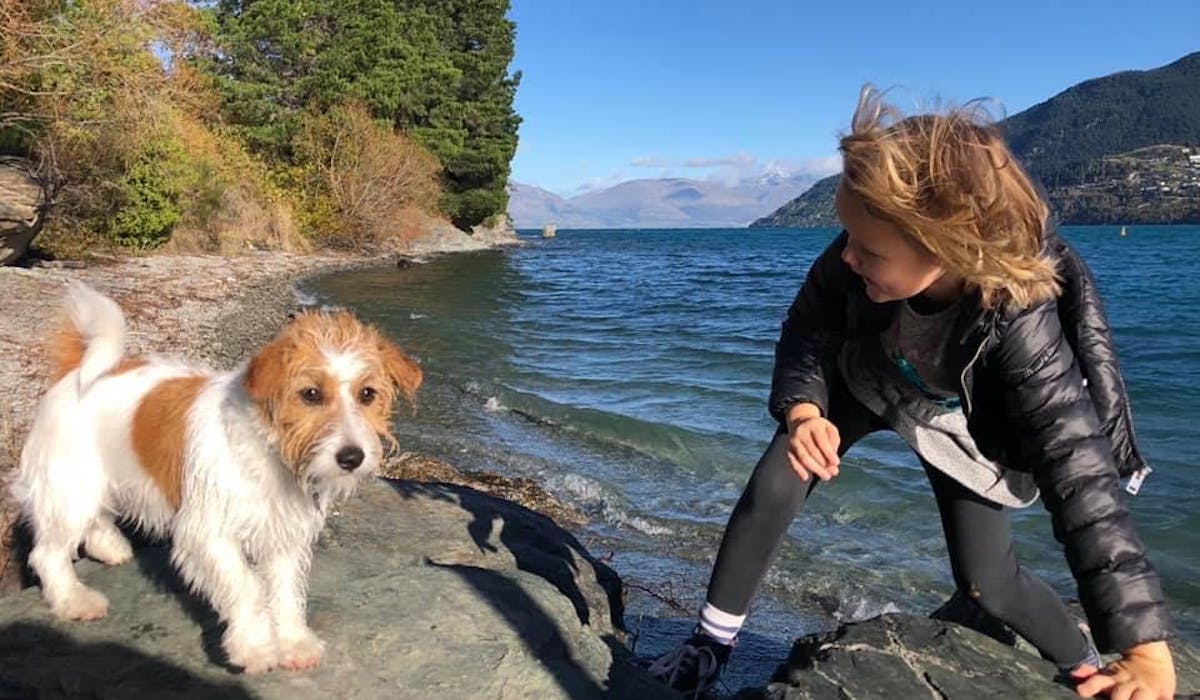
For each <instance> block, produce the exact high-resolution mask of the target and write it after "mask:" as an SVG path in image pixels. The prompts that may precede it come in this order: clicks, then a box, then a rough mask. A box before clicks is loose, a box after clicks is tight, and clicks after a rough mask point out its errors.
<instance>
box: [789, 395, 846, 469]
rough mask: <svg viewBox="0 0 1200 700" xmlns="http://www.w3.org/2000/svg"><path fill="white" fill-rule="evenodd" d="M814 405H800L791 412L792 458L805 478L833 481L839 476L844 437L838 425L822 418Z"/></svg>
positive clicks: (794, 464)
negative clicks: (841, 445)
mask: <svg viewBox="0 0 1200 700" xmlns="http://www.w3.org/2000/svg"><path fill="white" fill-rule="evenodd" d="M810 407H811V409H816V407H815V406H813V405H812V404H798V405H797V406H794V407H793V409H792V410H790V411H788V416H787V426H788V461H789V462H791V464H792V469H793V470H795V472H796V475H797V476H799V477H800V480H801V481H808V477H809V476H810V475H811V476H816V477H817V478H818V479H820V480H821V481H829V480H830V479H832V478H833V477H835V476H837V475H838V465H839V464H840V462H841V460H839V459H838V454H837V451H838V445H840V444H841V442H842V437H841V435H840V434H839V433H838V429H837V426H835V425H834V424H833V423H830V422H829V421H828V420H826V419H825V418H823V417H821V415H820V412H819V411H815V413H816V415H813V413H814V411H813V410H810Z"/></svg>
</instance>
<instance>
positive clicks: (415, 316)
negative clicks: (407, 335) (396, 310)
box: [408, 312, 429, 321]
mask: <svg viewBox="0 0 1200 700" xmlns="http://www.w3.org/2000/svg"><path fill="white" fill-rule="evenodd" d="M428 315H429V314H419V313H416V312H412V313H410V314H409V315H408V320H410V321H415V320H417V319H418V318H425V317H426V316H428Z"/></svg>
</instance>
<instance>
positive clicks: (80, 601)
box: [50, 584, 108, 621]
mask: <svg viewBox="0 0 1200 700" xmlns="http://www.w3.org/2000/svg"><path fill="white" fill-rule="evenodd" d="M50 609H51V610H52V611H53V612H54V614H55V615H57V616H58V617H59V618H60V619H63V620H81V621H87V620H99V619H100V618H102V617H104V616H105V615H107V614H108V598H107V597H105V595H104V594H103V593H101V592H100V591H97V590H94V589H92V588H88V587H87V586H85V585H83V584H77V585H75V586H73V587H72V588H71V592H70V593H69V594H68V595H67V596H65V597H64V598H63V599H62V600H58V601H55V602H54V603H52V604H51V605H50Z"/></svg>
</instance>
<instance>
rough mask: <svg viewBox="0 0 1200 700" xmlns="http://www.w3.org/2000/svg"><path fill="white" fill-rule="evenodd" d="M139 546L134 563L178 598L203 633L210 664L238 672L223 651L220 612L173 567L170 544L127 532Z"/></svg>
mask: <svg viewBox="0 0 1200 700" xmlns="http://www.w3.org/2000/svg"><path fill="white" fill-rule="evenodd" d="M126 535H128V536H129V537H130V539H131V540H133V541H134V542H135V546H134V549H133V559H134V561H135V562H137V566H138V569H139V570H140V571H141V572H142V575H144V576H145V577H146V578H147V579H148V580H150V581H152V582H153V583H154V586H155V588H157V589H158V590H159V591H162V592H164V593H169V594H171V595H172V596H174V597H175V600H176V601H177V602H178V603H179V607H180V608H181V609H182V610H183V612H184V613H186V614H187V616H188V617H189V618H190V619H191V621H192V622H193V623H195V625H196V627H197V628H198V629H199V630H200V642H201V644H202V645H203V647H204V653H205V654H206V655H207V656H208V660H209V661H211V662H213V663H214V664H216V665H218V666H221V667H223V668H224V669H225V670H226V671H231V672H232V671H238V670H240V669H239V668H238V667H236V666H233V665H231V664H230V663H229V661H228V659H227V658H226V657H225V650H224V649H222V648H221V634H222V632H223V631H224V627H223V625H222V624H221V620H220V618H219V617H218V616H217V611H216V610H213V608H212V606H210V605H209V604H208V601H206V600H204V599H203V598H201V597H200V596H198V595H195V594H193V593H192V592H191V591H189V590H188V587H187V584H185V583H184V582H183V578H182V577H181V576H180V575H179V572H177V571H176V570H175V567H174V566H172V565H171V547H170V545H169V544H164V543H161V542H157V543H155V542H152V541H148V540H145V539H141V540H139V539H138V536H137V535H136V534H135V533H131V532H126Z"/></svg>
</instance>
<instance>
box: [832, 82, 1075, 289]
mask: <svg viewBox="0 0 1200 700" xmlns="http://www.w3.org/2000/svg"><path fill="white" fill-rule="evenodd" d="M840 150H841V152H842V160H843V169H842V185H843V186H844V187H846V188H847V189H848V190H849V191H850V192H852V193H853V194H855V195H857V196H858V197H859V198H860V199H861V200H862V201H863V203H864V204H866V208H867V211H868V212H870V213H871V215H872V216H875V217H876V218H879V219H883V220H885V221H888V222H890V223H892V224H894V225H895V226H897V227H898V228H899V229H900V230H901V231H902V232H904V234H905V235H907V236H908V237H909V238H910V239H911V240H912V241H913V242H914V243H915V244H916V245H917V246H918V247H919V248H921V249H924V250H926V251H928V252H929V253H930V254H932V255H933V256H934V257H935V258H937V260H938V261H939V263H940V264H941V266H942V267H944V268H945V269H946V270H947V271H949V272H951V273H954V274H957V275H959V276H961V277H962V278H963V279H964V280H965V281H966V285H967V288H968V289H969V290H978V291H979V294H980V299H981V303H982V305H983V307H984V308H987V309H991V308H996V307H1001V306H1012V307H1015V308H1018V309H1023V308H1028V307H1030V306H1033V305H1035V304H1037V303H1039V302H1042V301H1046V300H1048V299H1053V298H1055V297H1057V296H1058V294H1059V291H1060V287H1059V280H1058V276H1057V273H1056V269H1055V261H1054V259H1053V258H1051V257H1048V256H1047V255H1046V254H1045V253H1044V252H1043V250H1042V239H1043V236H1044V231H1045V227H1046V223H1047V219H1048V217H1049V208H1048V207H1047V206H1046V203H1045V202H1044V201H1043V200H1042V198H1041V196H1039V194H1038V191H1037V189H1036V188H1035V187H1034V185H1033V182H1032V181H1031V180H1030V178H1029V175H1028V174H1026V172H1025V170H1024V169H1023V168H1022V167H1021V166H1020V164H1018V163H1017V161H1016V159H1015V158H1014V157H1013V154H1012V151H1010V150H1009V148H1008V145H1007V144H1006V143H1005V141H1004V137H1003V135H1002V134H1001V132H1000V130H999V128H998V127H997V126H996V124H995V121H994V120H993V119H992V118H991V116H990V115H989V114H988V113H987V110H986V109H985V107H984V104H983V102H982V101H975V102H970V103H967V104H966V105H964V106H962V107H954V108H949V109H942V110H940V111H938V112H937V113H931V114H920V115H915V116H910V117H904V115H903V114H901V113H900V111H899V110H898V109H897V108H896V107H894V106H893V105H891V104H889V103H887V102H886V101H884V99H883V94H882V93H881V92H879V91H878V90H876V89H875V88H874V87H872V86H871V85H865V86H864V87H863V89H862V93H861V94H860V96H859V101H858V108H857V109H855V111H854V119H853V121H852V122H851V127H850V133H848V134H845V135H844V136H843V137H842V139H841V142H840Z"/></svg>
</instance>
